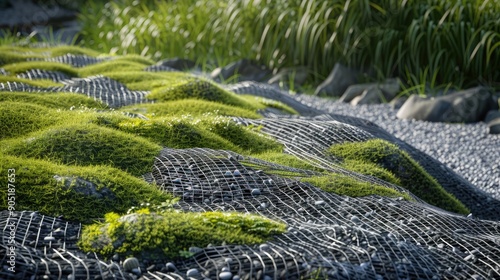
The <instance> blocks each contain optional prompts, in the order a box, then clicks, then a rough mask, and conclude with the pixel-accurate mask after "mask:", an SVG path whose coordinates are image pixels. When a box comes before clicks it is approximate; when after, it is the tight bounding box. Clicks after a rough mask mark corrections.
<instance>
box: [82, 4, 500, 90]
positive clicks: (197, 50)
mask: <svg viewBox="0 0 500 280" xmlns="http://www.w3.org/2000/svg"><path fill="white" fill-rule="evenodd" d="M81 12H82V14H81V17H80V19H81V21H82V23H83V25H84V28H83V40H82V41H81V43H82V44H83V45H85V46H88V47H91V48H94V49H99V50H104V51H106V52H108V51H109V52H111V53H119V54H125V53H140V54H143V55H150V56H152V57H153V58H155V59H158V58H165V57H175V56H177V57H184V58H190V59H194V60H196V61H197V62H198V64H199V65H201V66H206V65H207V64H218V65H225V64H227V63H229V62H231V61H234V60H237V59H240V58H251V59H255V60H257V61H259V62H260V63H262V64H265V65H267V66H268V67H270V68H272V69H279V68H283V67H290V66H306V67H307V69H309V71H310V74H311V75H310V77H311V79H310V80H309V82H313V83H318V82H320V81H322V80H323V79H324V78H325V77H326V76H327V75H328V73H329V72H330V71H331V70H332V69H333V66H334V64H335V63H337V62H340V63H343V64H345V65H347V66H350V67H353V68H357V69H361V70H364V71H367V72H369V73H371V75H370V77H371V79H378V80H381V79H384V78H387V77H394V76H397V77H400V78H401V79H402V81H403V82H404V84H405V87H406V88H412V87H413V88H415V89H419V90H420V91H421V92H422V91H423V89H425V88H434V89H444V90H445V89H449V88H467V87H471V86H475V85H479V84H481V85H489V86H493V87H496V88H499V87H500V84H499V82H498V81H499V80H500V70H499V68H498V65H499V64H500V17H498V15H499V14H500V2H499V1H495V0H485V1H475V0H427V1H420V0H419V1H417V0H407V1H396V0H377V1H368V0H331V1H325V0H225V1H213V0H183V1H155V0H148V1H132V0H121V1H114V2H109V3H103V2H102V1H90V2H89V3H88V4H86V5H84V6H82V11H81Z"/></svg>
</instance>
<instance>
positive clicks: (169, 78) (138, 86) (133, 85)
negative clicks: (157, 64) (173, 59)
mask: <svg viewBox="0 0 500 280" xmlns="http://www.w3.org/2000/svg"><path fill="white" fill-rule="evenodd" d="M143 68H144V67H143ZM104 76H106V77H109V78H111V79H113V80H116V81H119V82H120V83H123V84H125V85H127V88H129V89H130V90H152V89H154V88H155V87H161V86H165V85H168V84H170V83H177V82H179V80H186V79H192V78H193V75H191V74H188V73H183V72H146V71H139V70H125V71H124V70H122V69H120V70H119V71H116V70H115V71H113V72H106V73H104Z"/></svg>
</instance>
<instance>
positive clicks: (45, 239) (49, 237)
mask: <svg viewBox="0 0 500 280" xmlns="http://www.w3.org/2000/svg"><path fill="white" fill-rule="evenodd" d="M43 240H44V241H47V242H53V241H56V239H55V238H54V237H52V236H45V238H44V239H43Z"/></svg>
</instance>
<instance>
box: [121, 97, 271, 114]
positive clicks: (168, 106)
mask: <svg viewBox="0 0 500 280" xmlns="http://www.w3.org/2000/svg"><path fill="white" fill-rule="evenodd" d="M120 110H121V111H124V112H131V113H141V114H145V115H148V116H154V117H161V116H181V115H186V114H188V115H192V116H201V115H203V114H206V113H211V114H213V115H218V116H234V117H242V118H249V119H258V118H262V116H260V115H259V114H257V113H255V112H254V111H250V110H246V109H243V108H240V107H235V106H231V105H225V104H221V103H217V102H212V101H206V100H199V99H182V100H175V101H169V102H161V103H154V104H139V105H131V106H126V107H122V108H121V109H120Z"/></svg>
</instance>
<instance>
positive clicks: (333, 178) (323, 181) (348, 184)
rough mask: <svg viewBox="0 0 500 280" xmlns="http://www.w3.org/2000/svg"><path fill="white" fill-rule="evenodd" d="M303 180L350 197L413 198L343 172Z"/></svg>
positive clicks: (327, 190)
mask: <svg viewBox="0 0 500 280" xmlns="http://www.w3.org/2000/svg"><path fill="white" fill-rule="evenodd" d="M301 181H302V182H307V183H311V184H313V185H314V186H316V187H319V188H320V189H322V190H324V191H326V192H331V193H336V194H339V195H346V196H350V197H359V196H368V195H380V196H387V197H403V198H405V199H406V200H412V198H411V197H410V196H409V195H408V194H406V193H401V192H399V191H397V190H395V189H392V188H389V187H384V186H381V185H376V184H371V183H368V182H363V181H359V180H357V179H356V178H353V177H350V176H347V175H343V174H337V173H330V174H328V175H325V176H313V177H309V178H303V179H301Z"/></svg>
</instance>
